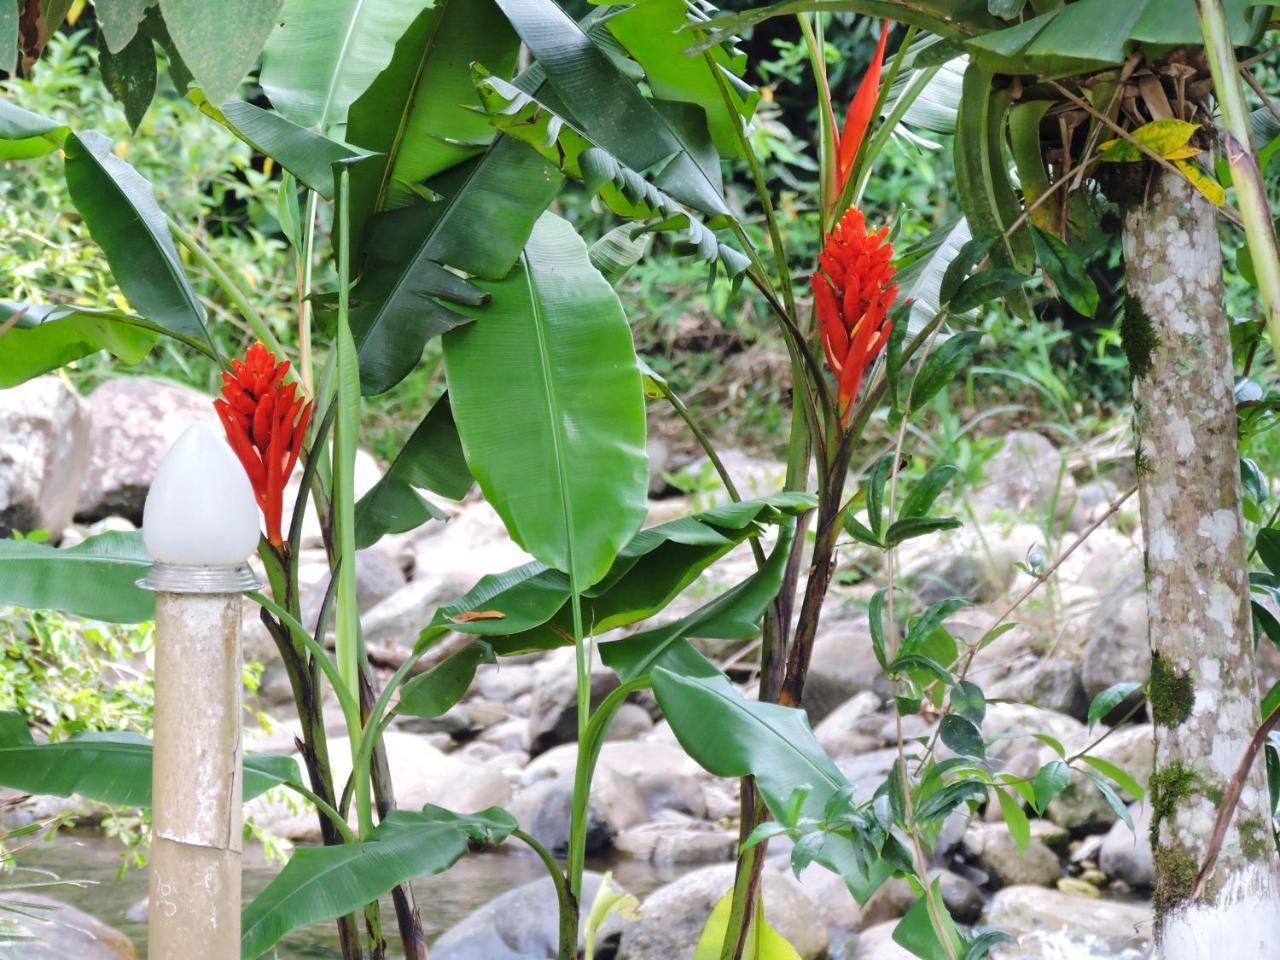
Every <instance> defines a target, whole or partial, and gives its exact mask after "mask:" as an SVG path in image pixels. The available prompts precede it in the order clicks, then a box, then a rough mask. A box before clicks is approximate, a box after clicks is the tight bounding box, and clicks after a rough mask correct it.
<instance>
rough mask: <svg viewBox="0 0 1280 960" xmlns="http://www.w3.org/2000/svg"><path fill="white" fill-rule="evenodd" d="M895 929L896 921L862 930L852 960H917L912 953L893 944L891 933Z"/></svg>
mask: <svg viewBox="0 0 1280 960" xmlns="http://www.w3.org/2000/svg"><path fill="white" fill-rule="evenodd" d="M897 927H898V921H897V920H890V921H888V922H887V923H881V924H877V925H876V926H874V927H869V928H867V929H866V930H863V931H862V933H860V934H858V946H857V948H856V949H855V950H854V952H853V960H917V958H916V955H915V954H914V953H911V952H910V951H909V950H906V949H904V948H902V947H900V946H898V945H897V943H895V942H894V940H893V931H894V930H896V929H897Z"/></svg>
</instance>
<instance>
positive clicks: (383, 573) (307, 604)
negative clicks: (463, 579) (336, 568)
mask: <svg viewBox="0 0 1280 960" xmlns="http://www.w3.org/2000/svg"><path fill="white" fill-rule="evenodd" d="M299 579H301V577H299ZM407 582H408V581H407V580H406V579H405V575H404V571H403V570H402V569H400V564H399V562H398V561H397V560H396V558H395V556H394V555H393V554H392V553H390V552H389V551H387V550H383V549H381V548H380V545H378V544H375V545H374V546H372V547H369V548H367V549H365V550H357V551H356V604H357V606H358V607H359V608H360V611H361V612H362V613H363V612H365V611H367V610H369V609H371V608H372V607H374V606H376V605H377V604H378V603H381V602H382V601H383V600H386V599H387V598H388V597H390V596H392V595H393V594H395V593H397V592H398V591H400V590H401V589H403V588H404V586H405V584H406V583H407ZM328 589H329V572H328V564H326V565H325V570H324V573H323V575H322V576H320V577H318V578H316V579H315V580H314V581H313V582H312V584H311V585H310V586H309V587H307V588H304V589H303V591H302V604H301V605H302V622H303V623H304V624H305V625H306V626H307V627H309V628H311V629H312V630H314V629H315V625H316V618H317V617H319V615H320V607H321V605H322V604H323V603H324V595H325V593H326V592H327V591H328ZM425 625H426V624H425V622H424V623H423V626H425ZM419 629H421V627H420V628H419ZM332 630H333V613H332V611H330V614H329V631H330V632H332Z"/></svg>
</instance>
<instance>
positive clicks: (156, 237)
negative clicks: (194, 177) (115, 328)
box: [66, 131, 208, 341]
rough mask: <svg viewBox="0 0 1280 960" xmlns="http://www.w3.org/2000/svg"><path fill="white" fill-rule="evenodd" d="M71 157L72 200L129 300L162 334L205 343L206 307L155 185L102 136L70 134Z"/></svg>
mask: <svg viewBox="0 0 1280 960" xmlns="http://www.w3.org/2000/svg"><path fill="white" fill-rule="evenodd" d="M66 155H67V162H66V176H67V189H68V190H69V191H70V193H71V200H72V202H73V203H75V205H76V209H77V210H78V211H80V216H82V217H83V218H84V222H85V223H86V224H87V225H88V227H89V232H90V233H91V234H92V235H93V239H94V240H96V241H97V242H98V245H99V246H100V247H102V251H103V253H105V254H106V255H107V263H109V264H110V265H111V273H112V275H113V276H114V277H115V278H116V282H117V283H119V284H120V289H122V290H123V291H124V294H125V296H126V297H128V298H129V302H130V303H131V304H132V305H133V307H134V308H135V309H136V310H137V311H138V312H139V313H140V314H142V316H143V317H145V318H146V319H148V320H150V321H152V322H153V323H156V324H158V325H159V326H161V327H163V328H164V329H165V330H169V331H172V332H173V333H175V334H177V335H180V336H184V337H189V338H192V339H195V340H202V341H207V340H208V332H207V331H206V329H205V311H204V307H203V306H202V305H201V304H200V301H199V300H198V299H196V293H195V291H194V290H193V289H191V284H190V283H189V282H188V281H187V276H186V274H185V273H184V272H183V270H182V262H181V261H180V260H179V259H178V251H177V248H176V247H174V245H173V238H172V237H171V236H170V234H169V227H168V224H167V223H166V222H165V216H164V211H162V210H161V209H160V206H159V204H157V203H156V198H155V194H154V193H152V190H151V184H149V183H148V182H147V181H146V180H144V179H143V178H142V177H141V176H140V175H139V174H138V171H136V170H134V169H133V167H131V166H129V164H127V163H125V162H124V161H123V160H121V159H120V158H119V157H117V156H116V155H115V154H114V153H113V152H112V149H111V141H110V140H108V139H107V138H106V137H104V136H102V134H100V133H94V132H92V131H90V132H88V133H85V134H82V135H76V134H70V135H68V137H67V141H66Z"/></svg>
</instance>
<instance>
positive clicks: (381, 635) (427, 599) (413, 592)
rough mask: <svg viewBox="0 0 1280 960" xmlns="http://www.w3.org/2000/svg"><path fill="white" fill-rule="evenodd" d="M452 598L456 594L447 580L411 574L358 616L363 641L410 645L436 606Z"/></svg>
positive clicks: (391, 645) (383, 644) (400, 645)
mask: <svg viewBox="0 0 1280 960" xmlns="http://www.w3.org/2000/svg"><path fill="white" fill-rule="evenodd" d="M454 599H457V593H456V591H455V590H454V589H453V588H452V587H451V586H450V585H449V584H448V583H447V582H445V581H443V580H441V579H439V578H437V577H433V576H429V575H427V576H421V577H414V578H413V579H412V580H410V581H409V582H408V583H407V584H405V585H404V586H403V587H401V588H400V589H399V590H397V591H396V592H395V593H393V594H391V596H389V597H387V598H386V599H385V600H383V601H382V602H381V603H378V604H375V605H374V606H373V607H372V608H370V609H369V611H368V612H367V613H365V614H364V616H362V617H361V618H360V624H361V627H362V632H363V634H364V639H365V642H366V643H368V644H369V645H370V646H383V647H390V648H395V647H410V646H412V645H413V644H414V643H415V642H417V639H418V634H419V633H421V632H422V628H423V627H425V626H426V625H427V624H428V623H429V622H430V621H431V617H432V615H434V614H435V611H436V608H437V607H439V606H440V605H441V604H444V603H448V602H449V601H450V600H454Z"/></svg>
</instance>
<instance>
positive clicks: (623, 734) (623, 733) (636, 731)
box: [604, 703, 653, 740]
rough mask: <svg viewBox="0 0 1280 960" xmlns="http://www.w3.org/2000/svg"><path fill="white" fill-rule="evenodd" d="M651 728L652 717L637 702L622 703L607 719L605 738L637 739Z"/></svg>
mask: <svg viewBox="0 0 1280 960" xmlns="http://www.w3.org/2000/svg"><path fill="white" fill-rule="evenodd" d="M652 729H653V717H651V716H649V711H648V710H646V709H645V708H644V707H642V706H640V704H638V703H624V704H622V706H620V707H618V711H617V713H615V714H614V715H613V719H612V720H611V721H609V729H608V731H607V732H606V733H605V735H604V738H605V740H639V739H640V738H641V737H643V736H644V735H645V734H646V733H648V732H649V731H650V730H652Z"/></svg>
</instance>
